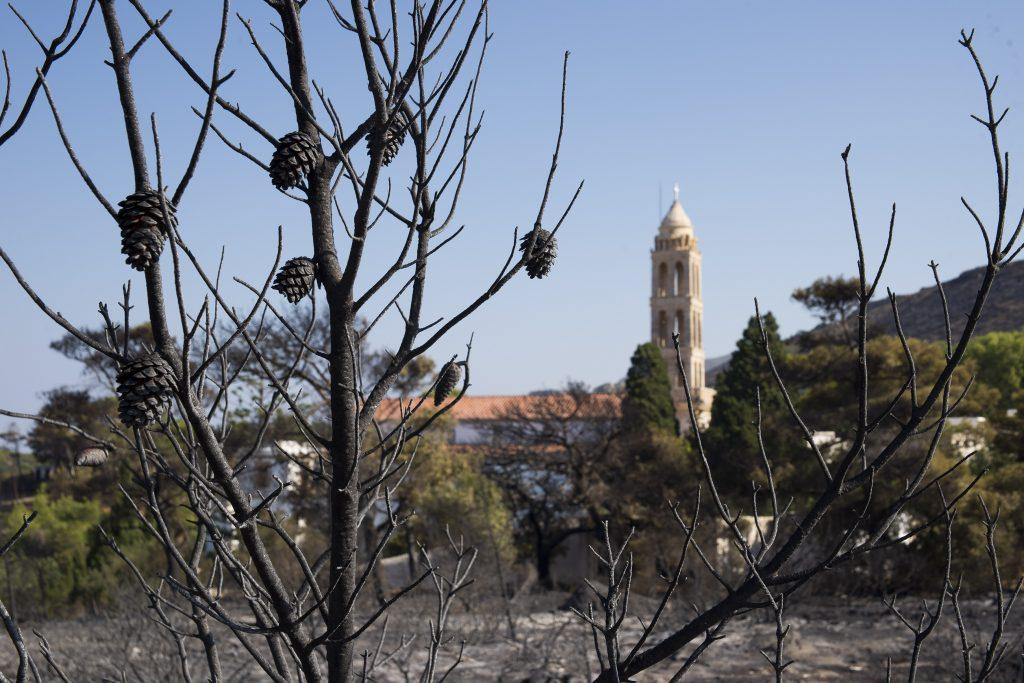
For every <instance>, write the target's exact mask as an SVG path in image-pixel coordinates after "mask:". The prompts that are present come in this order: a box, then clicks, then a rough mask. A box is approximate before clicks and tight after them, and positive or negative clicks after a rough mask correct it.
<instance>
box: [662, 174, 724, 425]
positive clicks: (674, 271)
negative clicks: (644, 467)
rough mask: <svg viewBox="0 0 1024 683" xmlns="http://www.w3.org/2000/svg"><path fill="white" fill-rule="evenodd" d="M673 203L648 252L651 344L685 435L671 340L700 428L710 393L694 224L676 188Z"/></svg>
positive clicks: (707, 416)
mask: <svg viewBox="0 0 1024 683" xmlns="http://www.w3.org/2000/svg"><path fill="white" fill-rule="evenodd" d="M674 194H675V197H674V200H673V201H672V206H671V207H669V210H668V213H667V214H665V218H663V219H662V221H661V225H660V226H659V228H658V234H657V236H656V237H655V238H654V249H653V250H651V341H652V342H653V343H654V345H655V346H657V347H658V348H660V349H661V353H662V357H663V358H664V359H665V365H666V366H667V367H668V370H669V372H668V375H669V381H670V382H671V385H672V399H673V400H674V401H675V404H676V415H677V417H678V419H679V424H680V425H681V427H682V429H683V431H687V430H688V429H689V426H690V418H689V413H688V410H687V407H686V394H685V392H684V391H683V381H682V378H681V377H680V376H679V372H678V362H677V360H676V351H675V346H674V345H673V343H672V334H673V333H678V334H679V355H680V357H681V358H682V362H683V368H684V369H685V370H686V377H687V379H688V380H689V383H690V394H691V396H692V398H693V401H694V408H695V409H696V412H697V419H698V423H699V424H700V425H701V426H702V428H703V427H704V426H706V425H707V423H708V421H709V420H710V417H711V401H712V400H713V398H714V394H715V392H714V390H713V389H709V388H708V387H707V385H706V383H705V378H704V343H703V333H704V329H703V328H704V306H703V304H702V303H701V272H700V269H701V255H700V250H699V249H698V248H697V238H696V237H695V236H694V233H693V222H692V221H691V220H690V217H689V216H687V215H686V212H685V211H683V206H682V204H680V203H679V184H678V183H676V185H675V188H674Z"/></svg>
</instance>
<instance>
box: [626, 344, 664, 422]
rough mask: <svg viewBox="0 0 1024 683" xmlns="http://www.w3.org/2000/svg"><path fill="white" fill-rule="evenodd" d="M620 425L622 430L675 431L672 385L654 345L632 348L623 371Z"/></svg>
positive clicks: (659, 353)
mask: <svg viewBox="0 0 1024 683" xmlns="http://www.w3.org/2000/svg"><path fill="white" fill-rule="evenodd" d="M622 427H623V431H624V432H626V433H634V434H636V433H649V434H654V433H661V434H675V433H676V409H675V404H674V403H673V402H672V387H671V385H670V384H669V380H668V370H667V369H666V368H665V361H664V359H663V358H662V357H661V351H659V350H658V347H656V346H655V345H654V344H651V343H649V342H648V343H646V344H641V345H640V346H638V347H636V351H634V352H633V358H632V359H631V360H630V365H629V372H628V373H627V374H626V396H625V398H624V399H623V401H622Z"/></svg>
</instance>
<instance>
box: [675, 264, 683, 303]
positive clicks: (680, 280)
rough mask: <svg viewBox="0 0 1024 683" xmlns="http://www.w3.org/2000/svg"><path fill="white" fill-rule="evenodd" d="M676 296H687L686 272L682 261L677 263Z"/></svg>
mask: <svg viewBox="0 0 1024 683" xmlns="http://www.w3.org/2000/svg"><path fill="white" fill-rule="evenodd" d="M675 281H676V296H683V295H684V294H686V272H685V271H684V270H683V263H682V261H677V262H676V277H675Z"/></svg>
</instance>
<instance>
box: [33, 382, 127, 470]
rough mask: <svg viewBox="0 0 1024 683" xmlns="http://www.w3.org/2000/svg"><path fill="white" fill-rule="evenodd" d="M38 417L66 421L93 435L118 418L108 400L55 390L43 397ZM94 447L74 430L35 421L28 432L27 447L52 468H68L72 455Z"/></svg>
mask: <svg viewBox="0 0 1024 683" xmlns="http://www.w3.org/2000/svg"><path fill="white" fill-rule="evenodd" d="M45 397H46V402H45V403H44V404H43V407H42V408H41V409H40V411H39V414H40V415H41V416H42V417H44V418H48V419H51V420H58V421H61V422H67V423H68V424H72V425H74V426H76V427H78V428H80V429H83V430H85V431H86V432H89V433H90V434H95V435H105V434H108V433H109V431H110V427H109V423H108V421H107V420H108V419H109V418H115V417H116V415H117V403H116V401H115V400H114V399H113V398H111V397H104V398H94V397H93V396H92V395H91V394H90V393H89V392H88V391H84V390H79V389H70V388H67V387H58V388H57V389H52V390H50V391H48V392H46V394H45ZM91 445H94V444H93V443H92V442H91V441H90V440H89V439H86V438H85V437H83V436H81V435H80V434H78V433H76V432H74V431H73V430H70V429H67V428H65V427H60V426H57V425H52V424H45V423H42V422H37V423H35V424H34V425H33V427H32V431H31V432H29V436H28V446H29V448H30V449H31V450H32V452H33V453H34V454H35V456H36V458H37V459H38V460H39V461H40V462H43V463H46V464H48V465H51V466H53V467H63V468H68V467H70V466H71V464H72V463H73V462H74V457H75V453H76V452H77V451H78V450H79V449H80V448H84V447H86V446H91Z"/></svg>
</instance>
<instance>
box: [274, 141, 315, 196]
mask: <svg viewBox="0 0 1024 683" xmlns="http://www.w3.org/2000/svg"><path fill="white" fill-rule="evenodd" d="M323 160H324V155H323V152H321V151H320V145H319V144H318V143H317V141H316V140H314V139H313V138H312V137H311V136H309V135H306V134H305V133H302V132H299V131H296V132H294V133H288V135H285V136H284V137H283V138H281V139H280V140H278V141H277V149H276V150H274V156H273V157H271V159H270V181H271V182H272V183H274V187H276V188H277V189H279V190H288V189H291V188H293V187H298V185H299V183H300V182H302V181H303V180H304V179H305V178H306V177H307V176H308V175H309V174H310V173H311V172H312V171H313V170H314V169H316V168H317V167H318V166H320V164H321V163H323Z"/></svg>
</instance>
